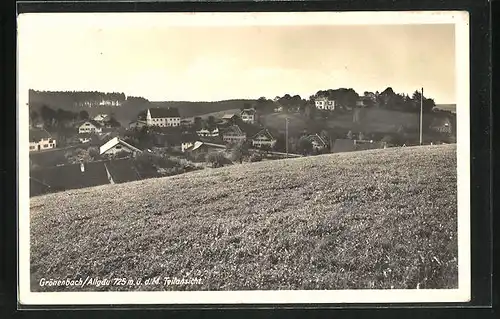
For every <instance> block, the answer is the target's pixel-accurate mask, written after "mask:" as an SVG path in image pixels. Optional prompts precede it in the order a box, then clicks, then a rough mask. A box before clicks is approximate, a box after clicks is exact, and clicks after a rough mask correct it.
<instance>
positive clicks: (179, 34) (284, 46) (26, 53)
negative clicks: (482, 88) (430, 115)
mask: <svg viewBox="0 0 500 319" xmlns="http://www.w3.org/2000/svg"><path fill="white" fill-rule="evenodd" d="M70 15H71V14H55V15H54V14H52V15H45V16H44V15H40V14H31V15H30V14H23V15H20V18H19V20H18V39H19V44H18V48H19V51H18V54H19V63H20V64H19V65H20V68H19V77H20V81H23V87H29V88H31V89H35V90H51V91H64V90H75V91H79V90H82V91H85V90H91V91H94V90H96V91H104V92H123V93H125V94H126V95H134V96H143V97H145V98H147V99H149V100H151V101H166V100H168V101H173V100H176V101H217V100H225V99H240V98H250V99H253V98H258V97H261V96H265V97H267V98H274V97H275V96H281V95H283V94H285V93H289V94H291V95H294V94H299V95H300V96H302V97H303V98H308V97H309V96H310V95H312V94H314V93H316V92H317V91H318V90H324V89H330V88H331V89H336V88H341V87H345V88H353V89H354V90H356V92H358V93H359V94H363V92H364V91H373V92H375V91H377V90H378V91H383V90H384V89H385V88H387V87H389V86H390V87H392V88H393V89H394V91H396V92H398V93H406V94H409V95H411V94H412V92H414V91H415V90H417V89H420V88H421V87H424V93H425V96H427V97H430V98H434V100H435V101H436V103H437V104H448V103H455V102H456V92H455V90H456V88H455V77H456V74H455V66H456V64H455V62H456V61H455V25H454V24H390V25H374V24H361V25H352V24H350V25H345V24H330V25H329V24H321V23H315V24H298V25H297V24H296V25H294V24H290V23H289V24H286V23H284V24H283V25H279V24H278V23H274V24H265V23H263V24H259V21H258V19H257V20H255V21H253V23H246V24H245V23H243V24H241V25H239V24H238V23H232V24H227V25H226V24H222V23H218V24H215V23H196V24H189V23H177V24H175V23H171V24H169V23H165V21H169V20H168V19H166V18H165V16H163V17H162V18H161V17H159V16H154V17H153V16H151V17H150V18H147V17H146V19H145V20H142V22H140V21H136V22H131V21H132V20H133V19H132V18H130V16H129V18H127V17H125V16H123V17H121V16H119V15H118V14H115V16H114V17H113V19H106V17H104V16H103V17H100V16H99V15H98V14H87V16H86V17H85V15H79V16H70ZM89 15H90V16H91V18H89ZM193 15H194V14H192V15H191V18H193ZM173 20H175V19H173ZM173 20H172V21H173ZM182 21H188V20H182ZM219 21H220V20H219ZM325 21H326V20H325Z"/></svg>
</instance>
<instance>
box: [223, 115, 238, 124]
mask: <svg viewBox="0 0 500 319" xmlns="http://www.w3.org/2000/svg"><path fill="white" fill-rule="evenodd" d="M237 119H238V115H236V114H232V113H228V114H224V115H223V116H222V118H221V120H222V123H226V124H229V123H231V124H232V123H234V121H236V120H237Z"/></svg>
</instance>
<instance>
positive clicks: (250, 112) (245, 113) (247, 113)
mask: <svg viewBox="0 0 500 319" xmlns="http://www.w3.org/2000/svg"><path fill="white" fill-rule="evenodd" d="M240 117H241V120H242V121H243V122H245V123H250V124H254V123H255V117H256V111H255V109H254V108H249V109H243V110H242V111H241V113H240Z"/></svg>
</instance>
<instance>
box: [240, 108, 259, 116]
mask: <svg viewBox="0 0 500 319" xmlns="http://www.w3.org/2000/svg"><path fill="white" fill-rule="evenodd" d="M255 113H256V111H255V109H244V110H243V111H241V114H249V115H253V114H255Z"/></svg>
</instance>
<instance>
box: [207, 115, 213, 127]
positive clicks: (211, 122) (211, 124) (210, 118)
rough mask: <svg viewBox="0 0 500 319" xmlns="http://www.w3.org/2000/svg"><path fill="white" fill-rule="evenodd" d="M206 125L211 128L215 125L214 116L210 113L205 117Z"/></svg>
mask: <svg viewBox="0 0 500 319" xmlns="http://www.w3.org/2000/svg"><path fill="white" fill-rule="evenodd" d="M207 125H208V129H210V130H211V129H213V128H214V127H215V117H214V116H213V115H210V116H209V117H208V119H207Z"/></svg>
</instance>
